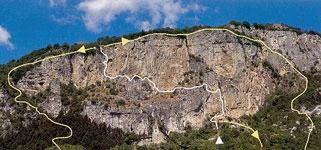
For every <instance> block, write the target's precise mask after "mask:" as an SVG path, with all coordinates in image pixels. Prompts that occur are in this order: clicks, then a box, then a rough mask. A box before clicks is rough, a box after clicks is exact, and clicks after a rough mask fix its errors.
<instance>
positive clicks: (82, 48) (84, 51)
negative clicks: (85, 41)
mask: <svg viewBox="0 0 321 150" xmlns="http://www.w3.org/2000/svg"><path fill="white" fill-rule="evenodd" d="M77 51H78V52H79V53H86V48H85V46H84V45H83V46H81V47H80V48H79V49H78V50H77Z"/></svg>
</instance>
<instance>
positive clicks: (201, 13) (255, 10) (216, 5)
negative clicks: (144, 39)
mask: <svg viewBox="0 0 321 150" xmlns="http://www.w3.org/2000/svg"><path fill="white" fill-rule="evenodd" d="M0 6H1V9H0V64H3V63H7V62H8V61H10V60H11V59H18V58H20V57H21V56H23V55H25V54H28V53H30V52H31V51H32V50H35V49H39V48H42V47H46V46H47V45H48V44H55V43H64V42H67V43H69V44H73V43H77V42H86V41H87V42H90V41H95V40H96V39H97V38H99V37H103V36H107V35H122V34H127V33H132V32H139V31H141V30H143V29H144V30H148V29H153V28H158V27H167V26H170V27H177V28H180V27H186V26H193V25H211V26H216V25H222V24H226V23H228V22H229V21H230V20H239V21H248V22H250V23H254V22H257V23H286V24H289V25H291V26H296V27H299V28H302V29H304V30H315V31H318V32H321V9H320V8H321V1H318V0H259V1H255V0H229V1H228V0H118V1H115V0H0Z"/></svg>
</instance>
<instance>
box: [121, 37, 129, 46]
mask: <svg viewBox="0 0 321 150" xmlns="http://www.w3.org/2000/svg"><path fill="white" fill-rule="evenodd" d="M128 42H129V40H128V39H126V38H123V37H122V38H121V44H122V45H123V46H124V45H125V44H127V43H128Z"/></svg>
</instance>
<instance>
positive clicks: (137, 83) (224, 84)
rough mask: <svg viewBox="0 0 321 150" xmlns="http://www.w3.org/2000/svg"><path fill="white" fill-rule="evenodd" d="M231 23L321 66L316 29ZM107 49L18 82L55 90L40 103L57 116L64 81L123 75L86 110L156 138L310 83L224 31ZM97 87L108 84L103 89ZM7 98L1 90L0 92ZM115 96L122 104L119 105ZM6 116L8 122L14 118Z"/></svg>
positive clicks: (236, 113) (253, 108)
mask: <svg viewBox="0 0 321 150" xmlns="http://www.w3.org/2000/svg"><path fill="white" fill-rule="evenodd" d="M230 28H234V30H236V31H239V32H243V33H244V34H246V35H249V36H254V37H259V38H261V39H263V40H264V41H265V42H266V44H267V45H268V46H270V47H271V48H272V49H274V50H276V51H281V52H282V54H284V55H285V56H286V57H287V58H289V59H290V60H292V61H293V62H294V64H295V65H296V66H297V67H298V69H300V70H302V71H312V70H321V64H320V63H321V51H320V48H321V38H320V37H319V36H317V35H312V34H306V33H304V34H301V35H298V34H297V33H295V32H292V31H281V30H258V29H253V28H252V29H246V28H240V27H233V26H230ZM282 28H283V27H282ZM101 52H102V53H101ZM101 52H99V51H98V50H97V51H96V52H95V53H94V54H89V55H84V54H75V55H72V56H67V57H61V58H56V59H52V60H50V61H46V62H42V63H41V64H39V65H37V66H36V67H34V68H33V69H32V70H30V71H28V72H27V73H26V75H25V76H24V77H23V78H21V80H19V81H18V83H17V86H18V87H19V88H20V89H22V90H23V91H24V92H25V93H27V95H29V96H32V95H35V94H37V93H40V92H43V91H45V90H46V89H49V91H50V92H51V95H50V96H49V97H48V98H47V99H46V100H44V101H43V102H41V103H39V106H40V107H41V108H42V109H43V110H45V111H46V112H48V113H49V114H50V115H51V116H53V117H57V116H58V114H59V113H60V111H61V110H63V107H67V106H63V104H62V102H61V97H60V92H61V91H60V85H61V84H69V83H72V84H74V85H75V86H76V87H77V88H79V89H84V88H86V87H88V86H90V85H95V86H97V83H100V84H105V83H106V82H110V81H112V82H116V84H114V87H109V89H110V90H109V91H110V93H112V94H110V93H108V92H101V93H100V94H102V95H106V96H105V97H102V96H100V97H99V96H98V97H97V96H96V98H95V99H94V100H93V99H91V100H89V99H84V101H83V110H82V112H81V113H82V114H83V115H86V116H88V117H89V118H90V119H91V120H92V121H95V122H98V123H105V124H106V125H107V126H110V127H113V128H120V129H122V130H123V131H126V132H134V133H136V134H139V135H146V136H148V137H152V140H151V142H153V143H155V142H159V141H162V139H164V138H163V137H162V135H161V134H160V133H162V134H163V133H168V132H184V131H185V129H186V128H189V127H192V128H200V127H202V125H203V124H204V123H206V122H209V119H210V118H211V117H213V116H215V115H220V114H225V116H226V117H227V116H228V117H230V118H235V119H236V118H239V117H241V116H243V115H250V114H254V113H256V112H257V111H258V109H259V107H260V106H261V105H262V104H263V102H264V100H265V96H266V95H267V94H269V93H270V92H272V91H274V90H275V89H276V88H277V87H283V88H284V90H288V91H292V92H297V91H298V90H299V89H301V87H302V85H303V83H304V81H303V79H302V78H301V77H300V76H299V75H298V74H297V73H295V72H294V70H293V69H292V68H291V67H290V65H289V64H287V63H286V62H285V61H284V59H282V58H281V57H280V56H278V55H276V54H272V53H271V52H270V51H269V50H268V49H267V48H266V47H262V46H261V45H260V44H258V43H253V42H251V41H249V40H247V39H244V38H238V37H236V36H234V35H232V34H230V33H229V32H225V31H204V32H199V33H195V34H192V35H189V36H178V37H172V36H163V35H153V36H147V37H146V38H142V39H139V40H137V41H135V42H130V43H128V44H126V45H125V46H121V45H116V46H113V47H103V46H102V47H101ZM105 55H107V56H108V64H107V68H106V66H105V65H104V63H103V62H104V61H106V58H107V57H106V56H105ZM104 74H106V75H107V76H110V77H114V76H117V75H127V76H129V77H134V76H135V75H138V76H140V77H146V78H148V79H149V80H150V81H152V82H149V81H148V80H147V79H146V80H141V79H138V78H134V79H133V80H132V81H128V80H127V79H126V78H124V77H120V78H116V79H110V78H108V77H106V76H105V75H104ZM289 76H291V79H292V80H289V78H288V77H289ZM290 83H291V84H290ZM203 84H207V85H208V88H209V89H210V90H211V91H213V92H212V93H210V92H208V91H207V90H206V87H205V86H200V87H198V88H194V89H177V90H175V91H174V92H166V93H163V92H159V91H158V90H161V91H170V90H173V89H174V88H175V87H194V86H199V85H203ZM94 89H96V91H98V90H100V91H103V89H104V88H103V86H102V87H96V88H94ZM115 89H117V92H115ZM112 90H113V91H114V92H111V91H112ZM219 91H220V92H219ZM2 93H3V92H2ZM3 97H4V96H3V94H1V92H0V98H1V99H4V98H3ZM220 97H221V99H220ZM93 101H95V102H93ZM110 101H115V102H117V101H118V102H119V103H116V104H117V105H115V104H111V102H110ZM120 101H123V102H124V104H122V103H123V102H122V103H120ZM120 105H121V106H120ZM1 121H2V122H1V125H2V128H5V126H6V124H8V123H6V120H1ZM160 129H162V131H160Z"/></svg>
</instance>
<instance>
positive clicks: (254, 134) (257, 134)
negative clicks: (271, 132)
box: [251, 130, 260, 139]
mask: <svg viewBox="0 0 321 150" xmlns="http://www.w3.org/2000/svg"><path fill="white" fill-rule="evenodd" d="M251 135H252V136H253V137H255V138H257V139H260V137H259V131H257V130H256V131H254V132H253V133H252V134H251Z"/></svg>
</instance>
